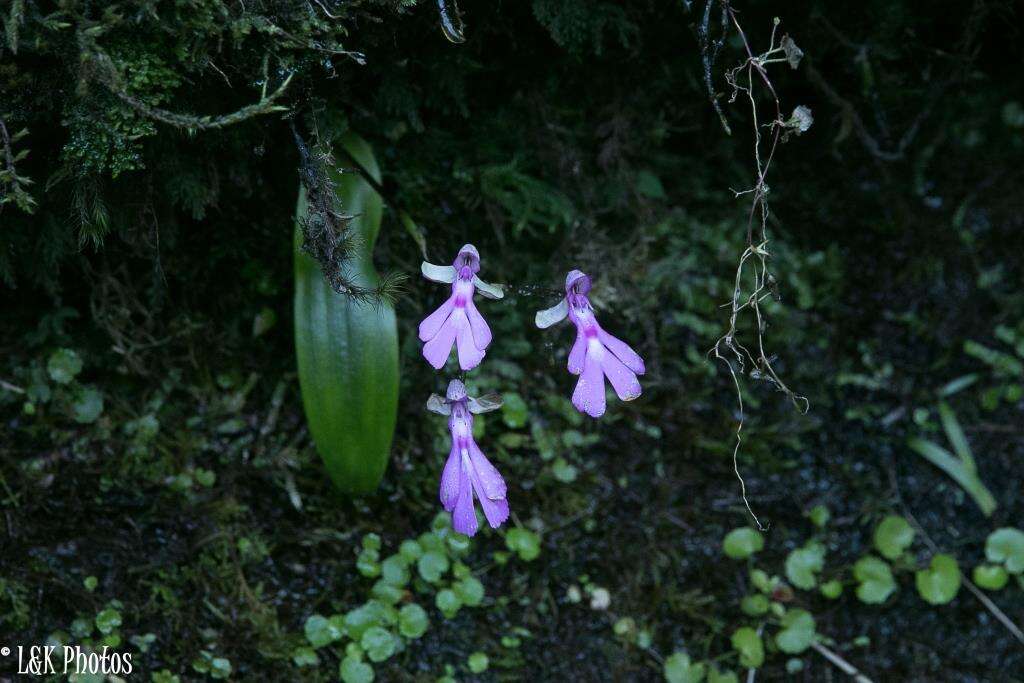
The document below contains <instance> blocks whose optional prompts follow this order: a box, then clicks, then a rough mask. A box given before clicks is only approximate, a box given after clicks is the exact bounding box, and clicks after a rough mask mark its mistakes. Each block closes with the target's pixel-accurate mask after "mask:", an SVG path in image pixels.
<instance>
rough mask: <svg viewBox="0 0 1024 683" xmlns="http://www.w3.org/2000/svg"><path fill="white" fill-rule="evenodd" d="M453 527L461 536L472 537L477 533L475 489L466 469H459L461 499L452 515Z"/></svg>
mask: <svg viewBox="0 0 1024 683" xmlns="http://www.w3.org/2000/svg"><path fill="white" fill-rule="evenodd" d="M452 526H453V527H454V528H455V530H456V531H458V532H459V533H460V534H466V535H467V536H472V535H473V534H475V533H476V529H477V521H476V510H475V509H474V508H473V487H472V486H471V485H470V481H469V474H468V473H467V472H466V470H465V468H462V467H460V468H459V499H458V501H457V502H456V503H455V512H453V513H452Z"/></svg>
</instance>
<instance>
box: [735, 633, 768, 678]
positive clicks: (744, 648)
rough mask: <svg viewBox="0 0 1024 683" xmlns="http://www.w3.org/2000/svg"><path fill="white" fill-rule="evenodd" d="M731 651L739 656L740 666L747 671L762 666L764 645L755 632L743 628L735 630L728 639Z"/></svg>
mask: <svg viewBox="0 0 1024 683" xmlns="http://www.w3.org/2000/svg"><path fill="white" fill-rule="evenodd" d="M730 640H731V642H732V649H733V650H736V652H738V653H739V655H740V666H742V667H744V668H747V669H756V668H758V667H759V666H761V665H762V664H764V643H763V642H761V636H759V635H758V634H757V631H755V630H754V629H752V628H750V627H749V626H744V627H742V628H738V629H736V631H735V632H733V634H732V638H731V639H730Z"/></svg>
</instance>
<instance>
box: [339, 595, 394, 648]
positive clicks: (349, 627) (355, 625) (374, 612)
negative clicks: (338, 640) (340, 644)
mask: <svg viewBox="0 0 1024 683" xmlns="http://www.w3.org/2000/svg"><path fill="white" fill-rule="evenodd" d="M383 622H384V605H382V604H381V603H379V602H377V601H376V600H370V601H369V602H367V603H366V604H364V605H361V606H359V607H356V608H355V609H354V610H351V611H349V612H348V613H346V614H345V621H344V623H345V633H347V634H348V636H349V638H352V639H353V640H355V641H358V640H359V639H360V638H362V637H363V634H364V633H365V632H366V630H367V629H369V628H370V627H371V626H378V625H380V624H381V623H383Z"/></svg>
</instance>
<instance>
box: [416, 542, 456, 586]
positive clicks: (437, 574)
mask: <svg viewBox="0 0 1024 683" xmlns="http://www.w3.org/2000/svg"><path fill="white" fill-rule="evenodd" d="M448 567H449V562H448V556H447V555H442V554H441V553H439V552H437V551H436V550H431V551H430V552H426V553H423V556H422V557H421V558H420V559H419V561H418V562H417V563H416V569H417V570H418V571H419V573H420V576H421V577H423V580H424V581H426V582H428V583H437V582H438V581H440V580H441V576H442V575H443V574H444V573H445V572H446V571H448Z"/></svg>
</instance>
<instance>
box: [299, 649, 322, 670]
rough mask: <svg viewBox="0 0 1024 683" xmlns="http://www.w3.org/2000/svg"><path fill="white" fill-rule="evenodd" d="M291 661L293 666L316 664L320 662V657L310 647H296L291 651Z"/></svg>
mask: <svg viewBox="0 0 1024 683" xmlns="http://www.w3.org/2000/svg"><path fill="white" fill-rule="evenodd" d="M292 662H293V663H294V664H295V666H298V667H302V666H317V665H318V664H320V658H319V657H318V656H317V654H316V650H314V649H313V648H311V647H306V646H305V645H303V646H302V647H297V648H295V649H294V650H293V651H292Z"/></svg>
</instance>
